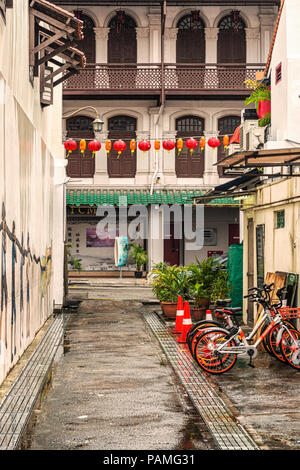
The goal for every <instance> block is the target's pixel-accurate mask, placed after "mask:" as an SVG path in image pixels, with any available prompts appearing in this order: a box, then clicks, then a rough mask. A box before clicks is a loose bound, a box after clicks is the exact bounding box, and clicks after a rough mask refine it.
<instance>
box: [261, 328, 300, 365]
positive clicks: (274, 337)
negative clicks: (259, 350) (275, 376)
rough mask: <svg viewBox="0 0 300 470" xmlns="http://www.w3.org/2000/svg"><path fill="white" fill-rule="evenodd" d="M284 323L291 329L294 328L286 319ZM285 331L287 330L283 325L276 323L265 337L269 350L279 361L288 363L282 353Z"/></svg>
mask: <svg viewBox="0 0 300 470" xmlns="http://www.w3.org/2000/svg"><path fill="white" fill-rule="evenodd" d="M283 323H284V324H285V326H287V327H288V328H289V329H294V327H293V325H292V324H291V323H290V322H288V321H284V322H283ZM284 331H285V330H284V328H283V327H282V325H280V324H278V325H274V326H273V328H272V329H271V331H269V334H268V335H267V336H266V337H265V338H264V340H265V342H266V344H267V347H268V349H267V352H269V353H270V354H271V355H272V356H273V357H275V359H277V360H278V361H280V362H284V363H286V362H287V361H286V360H285V358H284V356H283V354H282V351H281V346H280V342H281V338H282V334H283V332H284Z"/></svg>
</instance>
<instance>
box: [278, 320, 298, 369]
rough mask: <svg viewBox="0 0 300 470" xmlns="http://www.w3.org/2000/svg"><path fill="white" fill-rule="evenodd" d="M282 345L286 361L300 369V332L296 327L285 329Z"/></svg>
mask: <svg viewBox="0 0 300 470" xmlns="http://www.w3.org/2000/svg"><path fill="white" fill-rule="evenodd" d="M280 347H281V351H282V354H283V356H284V358H285V360H286V362H287V363H288V364H289V365H290V366H292V367H293V368H294V369H297V370H299V369H300V332H299V331H298V330H296V328H293V329H292V328H291V329H289V330H288V331H284V333H283V335H282V338H281V342H280Z"/></svg>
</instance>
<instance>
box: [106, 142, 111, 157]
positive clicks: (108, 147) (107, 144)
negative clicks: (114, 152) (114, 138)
mask: <svg viewBox="0 0 300 470" xmlns="http://www.w3.org/2000/svg"><path fill="white" fill-rule="evenodd" d="M105 150H106V153H107V156H108V155H109V152H110V151H111V140H107V141H106V142H105Z"/></svg>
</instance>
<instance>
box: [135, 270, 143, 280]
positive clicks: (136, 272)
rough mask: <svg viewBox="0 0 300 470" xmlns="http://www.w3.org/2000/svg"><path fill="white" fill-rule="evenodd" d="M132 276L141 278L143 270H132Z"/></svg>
mask: <svg viewBox="0 0 300 470" xmlns="http://www.w3.org/2000/svg"><path fill="white" fill-rule="evenodd" d="M134 277H135V278H136V279H141V278H142V277H143V271H135V272H134Z"/></svg>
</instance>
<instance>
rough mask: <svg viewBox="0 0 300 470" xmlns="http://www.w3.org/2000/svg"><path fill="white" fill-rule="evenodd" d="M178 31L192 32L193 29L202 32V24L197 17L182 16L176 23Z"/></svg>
mask: <svg viewBox="0 0 300 470" xmlns="http://www.w3.org/2000/svg"><path fill="white" fill-rule="evenodd" d="M177 28H178V29H179V31H181V30H184V31H193V30H195V29H202V30H204V23H203V21H202V19H201V18H200V17H199V16H196V17H194V16H193V15H192V14H190V15H186V16H183V17H182V18H181V19H180V20H179V21H178V23H177Z"/></svg>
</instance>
